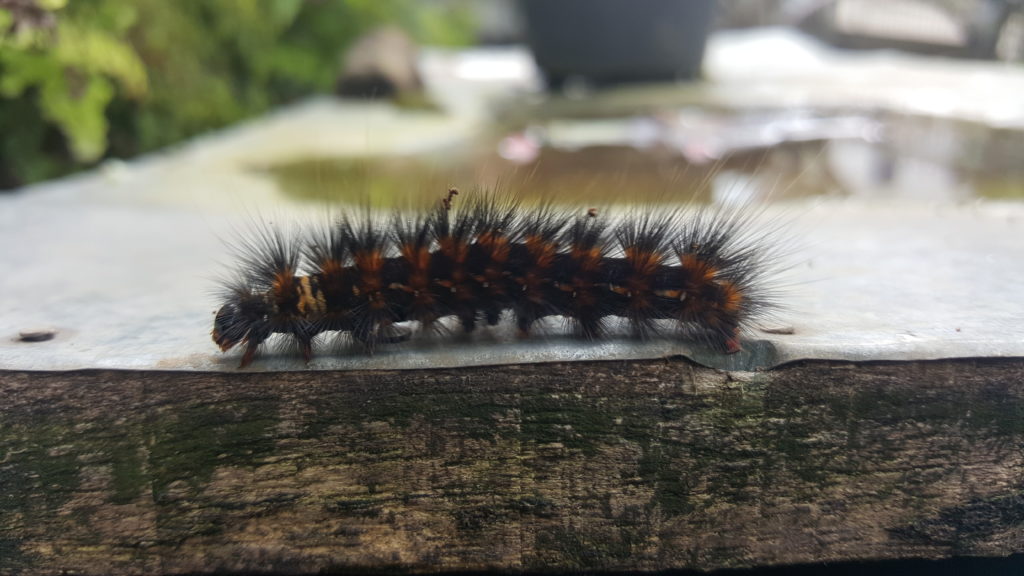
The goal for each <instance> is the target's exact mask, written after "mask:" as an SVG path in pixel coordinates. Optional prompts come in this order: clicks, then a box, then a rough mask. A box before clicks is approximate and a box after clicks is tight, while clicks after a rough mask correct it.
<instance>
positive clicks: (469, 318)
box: [213, 189, 774, 367]
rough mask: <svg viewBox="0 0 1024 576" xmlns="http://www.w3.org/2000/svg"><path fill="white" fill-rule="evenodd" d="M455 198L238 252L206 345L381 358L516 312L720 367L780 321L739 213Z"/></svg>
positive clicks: (523, 322) (768, 254)
mask: <svg viewBox="0 0 1024 576" xmlns="http://www.w3.org/2000/svg"><path fill="white" fill-rule="evenodd" d="M457 194H458V191H457V190H455V189H452V190H450V191H449V192H448V194H447V195H446V196H445V197H444V198H443V199H442V200H441V202H439V203H438V205H437V206H436V207H434V208H432V209H429V210H427V211H423V212H420V213H405V212H397V213H395V214H394V215H393V216H392V217H391V218H390V219H389V220H387V221H386V222H383V223H382V222H381V221H379V220H376V219H374V218H371V217H369V215H368V214H366V215H346V216H341V217H339V218H337V220H336V221H335V222H333V223H332V224H331V225H330V226H329V227H327V228H324V229H321V230H319V231H318V232H317V233H315V234H312V235H310V236H309V237H307V238H304V239H296V238H289V237H286V236H285V235H284V234H282V233H280V232H278V231H275V230H271V229H264V230H261V231H259V232H257V234H256V236H255V237H254V238H253V239H252V241H250V242H248V243H247V244H246V245H244V246H242V247H241V249H240V254H241V255H242V266H241V270H240V272H239V274H237V275H236V276H235V277H234V278H233V279H232V280H230V281H227V282H225V284H224V286H223V289H224V301H223V304H222V306H221V307H220V309H219V310H218V311H217V313H216V317H215V321H214V328H213V340H214V342H216V343H217V345H218V346H219V347H220V348H221V350H223V351H228V350H230V349H232V348H234V347H235V346H241V347H242V348H243V349H244V352H243V353H242V358H241V367H245V366H247V365H249V364H250V363H251V362H252V361H253V359H254V357H255V355H256V353H257V351H258V350H259V348H260V346H261V345H262V344H263V343H264V342H265V341H266V340H267V339H268V338H270V337H271V336H272V335H274V334H281V335H286V337H288V338H291V339H292V340H293V341H294V342H295V343H296V344H297V345H298V348H299V350H300V351H301V353H302V355H303V357H304V358H305V359H306V361H307V362H308V361H309V360H310V359H311V358H312V355H313V345H314V339H315V338H316V337H317V336H318V335H320V334H323V333H327V332H340V333H347V334H350V335H351V336H352V338H354V339H355V340H356V341H358V342H360V343H362V345H363V346H364V347H365V348H366V349H368V350H372V349H373V348H374V347H376V346H378V345H382V344H389V343H395V342H399V341H402V340H405V339H407V338H408V337H409V336H410V331H409V330H408V329H406V328H403V327H402V326H400V325H401V324H402V323H406V322H417V323H419V324H420V325H421V326H422V327H424V328H430V327H432V326H436V325H437V323H438V321H439V320H441V319H442V318H446V317H455V318H457V319H458V322H459V323H460V324H461V326H462V329H463V330H465V331H466V332H470V331H472V330H473V329H474V328H475V327H476V326H477V325H478V323H480V322H484V323H486V324H488V325H495V324H497V323H498V322H499V321H500V318H501V316H502V314H503V313H505V312H506V311H510V312H511V315H512V316H513V318H514V321H515V324H516V326H517V328H518V330H519V331H520V332H521V334H524V335H525V334H526V333H527V332H528V331H529V330H530V327H531V325H533V323H534V322H535V321H537V320H539V319H541V318H544V317H548V316H562V317H564V318H565V319H567V320H568V321H569V322H570V323H571V325H572V326H573V329H574V332H575V333H576V334H578V335H580V336H582V337H585V338H600V337H601V336H602V335H603V333H604V325H605V322H606V319H608V318H609V317H616V316H617V317H621V318H624V319H626V320H627V321H628V323H629V325H630V326H631V328H632V329H633V331H634V333H635V334H637V335H639V336H641V337H646V336H649V335H651V334H653V333H655V332H657V331H658V329H659V325H664V324H666V323H668V324H671V325H673V326H674V327H675V328H676V332H677V334H678V335H679V336H680V337H682V338H685V339H688V340H692V341H696V342H700V343H703V344H705V345H708V346H711V347H713V348H715V349H717V350H719V351H720V352H723V353H733V352H736V351H738V350H740V349H741V347H740V341H739V336H740V332H741V331H742V330H743V328H744V327H746V326H747V325H748V324H749V323H750V322H751V321H752V320H754V319H756V318H758V317H760V316H763V315H764V314H765V313H766V312H769V311H770V310H771V309H772V306H773V299H772V297H771V292H770V290H768V289H767V288H766V286H765V279H766V277H767V275H768V273H769V272H770V268H771V264H772V263H773V261H774V260H773V258H774V257H773V254H772V251H771V250H769V249H766V248H765V247H764V246H763V245H762V243H761V242H760V239H759V238H758V237H756V236H755V235H753V234H751V233H750V230H749V229H748V228H749V219H748V218H747V217H745V216H743V215H742V213H741V212H722V211H719V212H714V211H702V212H700V211H699V212H697V213H695V214H687V213H685V212H683V211H680V210H663V211H654V210H647V211H641V212H636V213H634V214H631V215H629V216H627V217H624V218H622V219H620V220H617V221H613V220H610V219H608V218H606V217H603V215H602V214H601V213H599V212H598V211H597V210H596V209H593V208H591V209H589V210H585V211H580V212H576V213H573V212H568V211H565V210H562V209H558V208H555V207H553V206H541V207H536V208H530V209H527V208H525V207H523V206H521V205H520V204H519V203H518V202H517V201H516V200H515V199H513V198H502V197H497V196H493V195H488V194H483V195H479V196H477V197H476V198H473V199H471V200H470V201H469V202H460V203H458V206H456V205H455V204H456V203H455V202H453V201H454V197H455V196H456V195H457Z"/></svg>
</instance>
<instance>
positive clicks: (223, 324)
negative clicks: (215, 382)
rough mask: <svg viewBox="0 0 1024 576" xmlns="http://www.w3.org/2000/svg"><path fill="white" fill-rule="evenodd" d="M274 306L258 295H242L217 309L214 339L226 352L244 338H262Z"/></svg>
mask: <svg viewBox="0 0 1024 576" xmlns="http://www.w3.org/2000/svg"><path fill="white" fill-rule="evenodd" d="M271 312H272V306H271V304H269V303H268V302H267V301H266V299H264V298H261V297H259V296H256V295H240V296H238V297H237V298H234V299H232V300H231V301H229V302H227V303H226V304H224V305H223V306H221V308H220V310H217V315H216V316H215V317H214V320H213V341H214V342H216V343H217V346H220V349H221V350H222V351H224V352H227V351H228V350H230V349H232V348H234V347H235V345H237V344H238V343H239V342H242V341H243V340H252V339H257V341H262V340H263V338H265V337H266V336H265V335H264V336H263V337H262V338H260V337H259V336H257V335H262V334H263V333H264V332H266V325H267V323H268V322H269V317H270V314H271Z"/></svg>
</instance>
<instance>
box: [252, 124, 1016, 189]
mask: <svg viewBox="0 0 1024 576" xmlns="http://www.w3.org/2000/svg"><path fill="white" fill-rule="evenodd" d="M263 170H265V171H266V173H267V174H269V175H271V176H272V177H273V178H275V179H276V180H277V181H278V183H279V185H280V187H281V189H282V190H283V191H284V193H285V194H286V195H288V196H289V197H291V198H294V199H299V200H306V201H316V202H328V203H332V202H338V203H352V202H357V203H369V204H370V205H372V206H375V207H390V206H396V205H405V204H407V203H408V202H409V201H410V199H412V200H413V201H415V199H416V198H418V197H419V198H425V199H433V198H436V197H437V196H438V195H439V194H442V193H443V192H444V191H445V190H447V189H448V188H450V187H452V186H454V187H457V188H475V187H483V188H500V189H508V190H514V191H516V192H517V194H521V195H522V196H523V198H524V199H525V200H527V201H529V200H531V199H536V200H538V201H541V200H543V201H549V202H562V203H573V204H587V205H609V204H623V203H680V202H686V201H694V202H699V203H731V202H743V203H751V202H755V203H756V202H766V201H767V202H777V201H784V200H787V199H792V198H802V197H811V196H824V195H831V196H854V197H871V198H894V199H901V200H912V201H929V202H931V201H965V200H970V199H972V198H978V197H985V198H999V199H1024V133H1022V132H1020V131H1011V130H998V129H993V128H990V127H985V126H979V125H973V124H968V123H957V122H950V121H939V120H924V119H917V118H908V117H896V118H876V117H870V116H849V115H847V116H819V115H814V114H810V113H807V112H796V113H781V114H780V113H774V114H771V115H767V114H745V115H735V114H734V115H724V114H719V115H712V114H709V113H707V112H702V111H693V110H684V111H680V112H676V113H672V114H660V115H653V116H640V117H631V118H611V119H608V118H605V119H590V120H571V121H570V120H557V121H550V122H547V123H544V124H538V125H534V126H528V127H526V128H522V129H518V130H513V131H510V132H507V133H505V134H502V135H498V136H496V137H494V138H491V139H489V140H486V141H485V143H484V144H483V145H481V146H479V147H477V148H476V151H475V152H471V153H467V154H464V155H463V156H462V157H459V158H454V159H453V158H451V157H450V156H446V157H440V156H437V157H431V156H425V157H388V158H348V159H310V160H306V161H299V162H294V163H289V164H282V165H276V166H268V167H264V168H263Z"/></svg>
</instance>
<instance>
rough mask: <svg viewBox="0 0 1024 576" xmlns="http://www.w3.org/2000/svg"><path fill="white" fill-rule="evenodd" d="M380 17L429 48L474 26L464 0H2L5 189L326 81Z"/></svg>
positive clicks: (0, 167)
mask: <svg viewBox="0 0 1024 576" xmlns="http://www.w3.org/2000/svg"><path fill="white" fill-rule="evenodd" d="M385 22H390V23H397V24H399V25H401V26H402V27H403V28H405V29H406V30H407V31H409V32H410V33H411V34H412V35H413V37H415V38H416V39H417V40H420V41H423V42H430V43H435V44H459V43H464V42H466V41H468V40H470V39H471V35H472V31H473V27H472V22H471V18H470V12H469V10H468V8H467V7H466V6H465V5H462V4H459V3H458V2H417V1H416V0H347V1H345V0H217V1H215V2H208V1H205V0H173V1H169V0H76V1H71V2H69V1H67V0H0V188H4V187H12V186H17V185H20V184H24V183H27V182H33V181H38V180H43V179H46V178H52V177H54V176H58V175H61V174H66V173H68V172H71V171H73V170H75V169H78V168H81V167H83V166H88V165H91V164H93V163H95V162H97V161H99V160H101V159H103V158H104V157H109V156H114V157H129V156H133V155H135V154H138V153H141V152H146V151H149V150H153V149H155V148H159V147H161V146H165V145H167V144H170V143H173V142H176V141H179V140H182V139H184V138H187V137H189V136H191V135H194V134H197V133H199V132H203V131H206V130H210V129H213V128H217V127H220V126H224V125H226V124H229V123H231V122H234V121H237V120H239V119H242V118H245V117H248V116H252V115H254V114H257V113H260V112H263V111H265V110H267V109H268V108H270V107H271V106H274V105H276V104H280V103H283V102H287V101H289V100H293V99H295V98H298V97H301V96H303V95H306V94H310V93H313V92H324V91H329V90H330V89H331V87H332V85H333V83H334V81H335V79H336V78H337V75H338V72H339V70H338V67H339V62H340V56H341V54H342V52H343V50H344V48H345V47H346V46H347V45H348V44H349V43H350V42H352V41H353V40H354V39H355V38H356V37H357V36H358V35H359V34H361V33H363V32H365V31H366V30H367V29H369V28H372V27H374V26H376V25H379V24H382V23H385Z"/></svg>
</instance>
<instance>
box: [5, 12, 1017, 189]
mask: <svg viewBox="0 0 1024 576" xmlns="http://www.w3.org/2000/svg"><path fill="white" fill-rule="evenodd" d="M1022 78H1024V0H692V1H685V2H684V1H678V2H676V1H670V0H636V1H626V0H561V1H558V2H546V1H544V0H519V1H516V0H426V1H413V0H218V1H217V2H200V1H191V0H190V1H182V2H167V1H165V0H71V1H69V0H0V189H7V190H10V189H15V188H18V187H21V186H24V185H27V184H31V183H34V182H40V181H43V180H47V179H52V178H55V177H59V176H63V175H67V174H70V173H73V172H75V171H80V170H83V169H87V168H90V167H94V166H97V165H101V164H102V165H104V166H107V167H109V166H114V167H117V166H120V164H119V162H121V161H124V160H129V159H131V158H133V157H136V156H138V155H141V154H146V153H149V152H152V151H156V150H160V149H166V148H167V147H169V146H172V145H174V144H176V143H179V142H182V141H186V140H188V139H190V138H193V137H195V136H197V135H200V134H203V133H207V132H211V131H215V130H217V129H220V128H223V127H226V126H229V125H232V124H235V123H238V122H241V121H244V120H250V121H253V120H252V119H258V118H260V117H261V116H262V115H265V114H267V113H268V112H270V111H272V110H275V109H281V108H282V107H284V109H290V108H289V107H291V106H295V105H296V104H297V103H301V102H304V101H308V100H309V99H310V98H317V97H319V98H330V99H332V100H333V99H338V100H337V101H338V102H349V101H351V102H355V101H359V100H363V101H365V100H370V101H373V102H378V103H379V102H384V103H386V104H387V105H388V106H394V107H395V108H396V109H398V110H400V111H403V113H405V114H407V116H405V118H407V119H410V120H412V121H418V120H420V119H422V118H423V117H425V116H427V117H429V116H436V115H440V116H447V117H457V118H463V119H469V120H467V122H470V123H471V124H472V128H471V129H468V130H465V131H464V132H461V134H463V136H464V137H461V138H457V139H452V141H451V142H448V143H446V144H445V145H444V146H440V147H437V148H436V149H434V150H415V151H410V150H408V149H406V148H403V147H402V146H399V145H396V146H392V147H390V148H389V147H388V146H387V145H383V146H380V145H378V144H380V143H381V142H388V141H390V140H389V136H388V135H387V134H386V133H384V132H386V131H387V130H392V131H393V130H396V128H394V127H392V128H387V129H382V131H381V133H378V128H377V126H376V125H375V124H374V122H373V121H372V120H367V121H365V122H354V123H353V122H350V123H349V125H348V126H337V125H329V124H328V123H324V124H323V125H322V130H324V131H327V130H346V129H350V130H352V131H354V132H358V133H360V134H362V138H363V140H364V141H365V142H367V144H366V145H365V146H364V150H362V151H357V153H355V154H350V153H347V152H344V151H342V150H339V151H338V154H337V155H336V156H332V155H331V154H329V153H328V154H324V153H316V154H310V155H309V156H308V157H303V155H302V154H292V155H281V157H280V158H278V159H267V158H263V159H262V160H260V161H256V162H252V163H251V164H250V165H249V166H248V168H250V169H252V170H253V171H254V172H256V173H259V174H261V175H264V176H268V177H271V178H272V179H273V180H274V181H275V182H276V183H277V185H278V187H279V188H280V189H281V191H283V192H284V193H285V194H287V195H289V196H291V197H293V198H302V199H315V200H317V201H322V200H323V199H325V198H326V199H328V200H335V199H339V200H344V199H345V197H346V194H350V193H351V194H358V195H360V196H366V195H367V194H368V195H369V196H370V197H372V198H373V199H374V200H375V201H378V200H379V201H380V202H381V203H383V204H387V203H388V202H389V200H388V199H389V198H391V197H394V196H397V195H403V194H408V193H409V192H410V190H411V189H415V190H431V191H432V193H436V191H438V190H444V189H446V187H447V186H449V185H452V184H457V185H460V186H475V185H482V186H492V185H496V184H497V185H502V186H509V187H516V188H525V189H527V190H528V191H529V192H530V193H532V194H536V195H539V196H545V197H549V196H552V195H557V196H558V197H560V198H561V197H566V196H575V197H579V198H586V199H588V200H591V199H594V198H602V199H605V200H608V201H615V200H621V199H623V198H624V194H623V192H624V191H625V190H628V194H627V196H628V197H629V198H630V199H638V198H653V199H660V198H665V197H677V196H678V194H679V191H680V190H687V191H690V192H691V193H697V194H699V195H701V196H702V197H705V198H706V199H712V200H719V201H721V200H723V198H727V197H732V196H738V197H739V199H742V200H749V198H750V197H751V196H754V197H762V198H763V197H769V196H770V197H772V198H786V197H804V196H815V195H839V196H850V195H868V196H872V197H890V196H897V197H910V198H913V197H926V198H930V199H939V200H950V199H951V200H962V199H966V198H974V197H994V198H1019V197H1021V196H1022V195H1024V185H1022V182H1024V80H1022ZM318 95H319V96H318ZM254 121H255V122H259V120H254ZM308 137H309V138H314V137H315V135H313V134H309V135H308ZM286 156H287V157H286ZM278 160H279V161H278ZM694 191H696V192H694ZM566 199H569V198H566Z"/></svg>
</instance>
